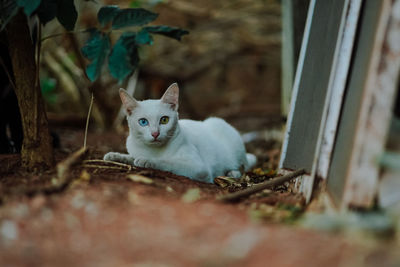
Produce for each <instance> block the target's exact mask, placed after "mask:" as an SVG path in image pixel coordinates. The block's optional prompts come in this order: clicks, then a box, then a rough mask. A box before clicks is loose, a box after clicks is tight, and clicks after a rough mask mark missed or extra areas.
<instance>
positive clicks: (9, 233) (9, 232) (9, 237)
mask: <svg viewBox="0 0 400 267" xmlns="http://www.w3.org/2000/svg"><path fill="white" fill-rule="evenodd" d="M0 235H1V237H2V239H5V240H6V241H14V240H16V239H18V227H17V225H16V224H15V222H13V221H11V220H4V221H3V222H2V223H1V226H0Z"/></svg>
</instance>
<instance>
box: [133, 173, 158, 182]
mask: <svg viewBox="0 0 400 267" xmlns="http://www.w3.org/2000/svg"><path fill="white" fill-rule="evenodd" d="M128 179H129V180H131V181H134V182H137V183H142V184H152V183H153V180H152V179H150V178H149V177H146V176H143V175H139V174H130V175H128Z"/></svg>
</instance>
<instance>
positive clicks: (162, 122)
mask: <svg viewBox="0 0 400 267" xmlns="http://www.w3.org/2000/svg"><path fill="white" fill-rule="evenodd" d="M168 121H169V118H168V117H167V116H163V117H161V119H160V124H167V123H168Z"/></svg>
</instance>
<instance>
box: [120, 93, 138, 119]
mask: <svg viewBox="0 0 400 267" xmlns="http://www.w3.org/2000/svg"><path fill="white" fill-rule="evenodd" d="M119 96H120V97H121V101H122V105H123V106H124V108H125V111H126V113H127V114H128V115H131V114H132V111H133V110H134V109H135V108H136V107H137V105H138V102H137V101H136V99H134V98H133V97H131V96H130V95H129V94H128V92H127V91H125V90H124V89H122V88H120V89H119Z"/></svg>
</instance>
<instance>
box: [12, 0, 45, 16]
mask: <svg viewBox="0 0 400 267" xmlns="http://www.w3.org/2000/svg"><path fill="white" fill-rule="evenodd" d="M40 2H41V0H17V5H18V6H19V7H22V8H23V9H24V12H25V14H26V15H27V16H30V15H31V14H32V13H33V11H35V10H36V9H37V8H38V7H39V5H40Z"/></svg>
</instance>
